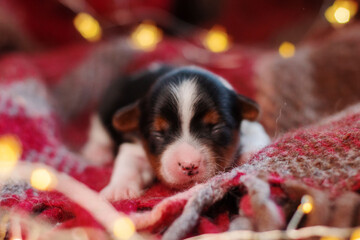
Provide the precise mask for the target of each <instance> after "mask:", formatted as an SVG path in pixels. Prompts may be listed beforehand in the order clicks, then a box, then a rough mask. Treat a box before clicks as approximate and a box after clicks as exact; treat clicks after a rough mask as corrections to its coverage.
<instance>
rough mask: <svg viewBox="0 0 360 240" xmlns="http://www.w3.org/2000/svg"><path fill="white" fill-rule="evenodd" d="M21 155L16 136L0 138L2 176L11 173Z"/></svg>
mask: <svg viewBox="0 0 360 240" xmlns="http://www.w3.org/2000/svg"><path fill="white" fill-rule="evenodd" d="M21 153H22V146H21V142H20V141H19V140H18V138H17V137H16V136H13V135H3V136H2V137H0V173H1V175H2V176H6V175H7V174H9V173H10V172H11V171H12V169H13V168H14V167H15V165H16V163H17V162H18V160H19V158H20V156H21Z"/></svg>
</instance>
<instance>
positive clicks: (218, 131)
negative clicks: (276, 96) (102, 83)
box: [84, 65, 269, 200]
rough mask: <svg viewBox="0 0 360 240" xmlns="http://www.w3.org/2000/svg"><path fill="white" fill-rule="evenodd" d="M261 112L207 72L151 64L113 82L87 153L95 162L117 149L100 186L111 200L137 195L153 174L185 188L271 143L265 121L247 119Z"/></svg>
mask: <svg viewBox="0 0 360 240" xmlns="http://www.w3.org/2000/svg"><path fill="white" fill-rule="evenodd" d="M258 114H259V107H258V105H257V104H256V103H255V102H254V101H252V100H250V99H249V98H247V97H244V96H242V95H239V94H237V93H236V92H235V91H234V90H233V89H232V87H231V86H230V85H229V83H227V82H226V81H225V80H224V79H222V78H221V77H219V76H217V75H215V74H213V73H211V72H209V71H206V70H203V69H201V68H197V67H181V68H172V67H169V66H163V65H160V66H159V65H158V66H157V67H154V66H153V67H151V68H149V69H148V70H145V71H144V72H141V73H139V74H136V75H133V76H130V77H128V78H123V79H121V80H118V81H116V82H114V83H113V85H111V87H110V88H109V90H108V92H107V93H106V94H105V96H104V98H103V101H102V103H101V104H100V107H99V112H98V114H97V115H94V116H93V119H92V124H91V125H92V126H91V130H90V134H89V142H88V143H87V144H86V146H85V149H84V154H85V157H87V158H88V159H90V160H92V161H95V162H98V163H103V162H106V161H109V160H111V159H112V154H113V153H115V154H116V158H115V164H114V170H113V173H112V176H111V180H110V183H109V184H108V186H107V187H105V188H104V189H103V190H102V191H101V194H102V195H103V196H105V197H106V198H107V199H109V200H118V199H122V198H133V197H138V196H140V195H141V193H142V191H143V189H144V187H146V186H147V185H148V184H149V183H151V181H152V180H153V179H154V176H156V177H157V178H158V179H159V180H160V181H162V182H163V183H164V184H166V185H168V186H170V187H172V188H178V189H181V188H186V187H189V186H191V185H193V184H195V183H201V182H204V181H206V180H207V179H209V178H210V177H212V176H214V175H215V174H217V173H219V172H224V171H226V170H227V169H229V168H231V167H233V166H235V165H236V163H237V160H238V159H239V157H240V154H246V153H249V152H251V151H254V150H256V149H260V148H261V147H263V146H265V145H266V144H268V142H269V137H268V136H267V134H266V133H265V131H264V129H263V128H262V126H261V125H260V124H259V123H257V122H249V121H255V120H256V119H257V117H258ZM247 120H249V121H247ZM241 126H242V127H241ZM114 148H115V152H112V151H113V149H114Z"/></svg>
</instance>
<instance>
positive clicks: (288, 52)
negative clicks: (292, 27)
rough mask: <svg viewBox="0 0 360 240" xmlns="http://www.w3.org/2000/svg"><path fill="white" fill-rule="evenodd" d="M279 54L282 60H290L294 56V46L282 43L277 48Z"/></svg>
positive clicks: (289, 43)
mask: <svg viewBox="0 0 360 240" xmlns="http://www.w3.org/2000/svg"><path fill="white" fill-rule="evenodd" d="M279 54H280V56H282V57H283V58H291V57H293V56H294V54H295V45H294V44H292V43H291V42H283V43H282V44H281V45H280V47H279Z"/></svg>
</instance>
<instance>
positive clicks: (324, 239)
mask: <svg viewBox="0 0 360 240" xmlns="http://www.w3.org/2000/svg"><path fill="white" fill-rule="evenodd" d="M320 240H342V239H341V238H338V237H333V236H325V237H321V238H320Z"/></svg>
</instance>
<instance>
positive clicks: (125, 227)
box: [114, 217, 135, 239]
mask: <svg viewBox="0 0 360 240" xmlns="http://www.w3.org/2000/svg"><path fill="white" fill-rule="evenodd" d="M134 233H135V226H134V223H133V222H132V221H131V219H130V218H128V217H121V218H119V219H117V220H116V221H115V223H114V235H115V236H116V237H117V238H119V239H129V238H131V236H133V235H134Z"/></svg>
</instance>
